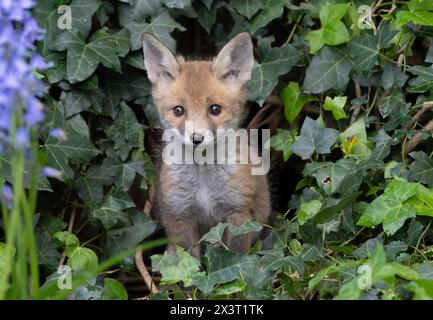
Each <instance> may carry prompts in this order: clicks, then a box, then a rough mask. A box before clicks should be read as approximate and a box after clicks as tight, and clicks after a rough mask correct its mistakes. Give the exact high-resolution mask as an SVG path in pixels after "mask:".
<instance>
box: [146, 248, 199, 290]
mask: <svg viewBox="0 0 433 320" xmlns="http://www.w3.org/2000/svg"><path fill="white" fill-rule="evenodd" d="M151 260H152V269H153V270H155V271H159V272H160V273H161V275H162V278H161V284H175V283H178V282H180V281H182V282H183V283H184V284H185V286H186V287H189V286H190V285H191V283H192V281H193V278H194V277H196V276H198V275H202V274H204V272H200V261H198V260H197V259H196V258H194V257H192V256H191V255H190V254H189V253H188V252H186V251H185V250H184V249H183V248H180V247H176V255H172V254H171V253H169V252H167V251H166V252H165V253H164V255H163V256H162V255H153V256H152V257H151Z"/></svg>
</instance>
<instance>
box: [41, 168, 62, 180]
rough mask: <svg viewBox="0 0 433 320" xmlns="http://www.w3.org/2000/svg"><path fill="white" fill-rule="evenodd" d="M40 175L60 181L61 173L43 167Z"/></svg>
mask: <svg viewBox="0 0 433 320" xmlns="http://www.w3.org/2000/svg"><path fill="white" fill-rule="evenodd" d="M42 173H43V174H44V176H46V177H49V178H56V179H61V178H62V175H63V172H62V171H60V170H57V169H54V168H51V167H44V168H42Z"/></svg>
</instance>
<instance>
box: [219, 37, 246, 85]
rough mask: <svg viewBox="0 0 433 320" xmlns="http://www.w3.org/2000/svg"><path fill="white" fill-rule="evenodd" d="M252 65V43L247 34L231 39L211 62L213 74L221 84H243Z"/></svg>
mask: <svg viewBox="0 0 433 320" xmlns="http://www.w3.org/2000/svg"><path fill="white" fill-rule="evenodd" d="M253 65H254V55H253V43H252V42H251V37H250V35H249V34H248V33H247V32H243V33H240V34H238V35H237V36H236V37H234V38H233V39H231V40H230V41H229V42H228V43H227V44H226V45H225V46H224V47H223V48H222V49H221V51H220V52H219V54H218V55H217V57H216V58H215V60H214V62H213V67H212V68H213V72H214V74H215V76H216V77H217V78H218V79H219V80H220V81H222V82H231V83H237V84H240V85H243V84H245V82H247V81H248V80H249V79H250V78H251V70H252V69H253Z"/></svg>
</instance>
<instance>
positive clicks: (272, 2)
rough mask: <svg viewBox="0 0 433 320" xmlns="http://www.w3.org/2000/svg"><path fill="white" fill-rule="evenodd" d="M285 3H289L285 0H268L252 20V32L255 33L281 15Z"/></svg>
mask: <svg viewBox="0 0 433 320" xmlns="http://www.w3.org/2000/svg"><path fill="white" fill-rule="evenodd" d="M285 5H287V1H285V0H266V1H265V3H264V4H263V8H264V9H263V10H261V11H260V12H259V13H258V14H257V15H256V16H255V17H254V19H253V20H252V21H251V33H252V34H255V33H256V32H257V31H258V30H259V29H260V28H262V27H264V26H266V25H267V24H268V23H269V22H271V21H272V20H274V19H276V18H278V17H281V15H282V13H283V11H284V6H285Z"/></svg>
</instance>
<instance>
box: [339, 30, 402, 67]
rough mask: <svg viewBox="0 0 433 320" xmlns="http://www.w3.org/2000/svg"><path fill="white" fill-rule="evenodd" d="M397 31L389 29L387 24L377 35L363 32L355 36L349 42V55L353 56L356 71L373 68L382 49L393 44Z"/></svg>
mask: <svg viewBox="0 0 433 320" xmlns="http://www.w3.org/2000/svg"><path fill="white" fill-rule="evenodd" d="M394 35H395V32H393V31H390V30H389V26H388V25H387V24H385V25H383V26H382V27H381V28H380V29H379V31H378V32H377V34H376V35H372V34H369V33H363V34H362V35H361V36H359V37H355V38H353V39H352V40H351V41H349V43H348V44H347V49H348V52H349V55H350V56H351V57H352V58H353V61H354V69H355V70H356V71H368V70H371V69H372V68H373V67H374V66H375V65H376V64H377V63H378V61H377V57H378V56H379V54H380V50H381V49H383V48H387V47H389V46H390V45H391V39H392V38H393V37H394Z"/></svg>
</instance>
